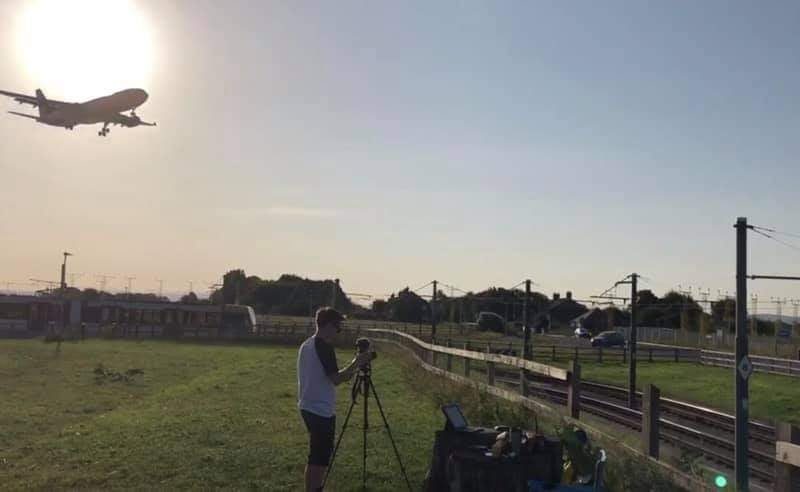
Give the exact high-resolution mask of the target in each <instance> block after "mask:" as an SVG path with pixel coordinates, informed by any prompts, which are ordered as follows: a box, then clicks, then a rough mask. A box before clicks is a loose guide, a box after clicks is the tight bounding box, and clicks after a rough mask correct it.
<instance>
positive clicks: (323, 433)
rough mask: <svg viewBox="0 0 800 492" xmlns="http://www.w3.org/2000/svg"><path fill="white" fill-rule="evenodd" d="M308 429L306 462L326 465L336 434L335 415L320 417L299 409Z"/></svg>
mask: <svg viewBox="0 0 800 492" xmlns="http://www.w3.org/2000/svg"><path fill="white" fill-rule="evenodd" d="M300 414H301V415H302V416H303V422H305V423H306V428H307V429H308V437H309V439H308V464H309V465H319V466H328V463H330V461H331V453H332V452H333V438H334V436H335V435H336V415H334V416H333V417H321V416H319V415H317V414H315V413H311V412H309V411H307V410H300Z"/></svg>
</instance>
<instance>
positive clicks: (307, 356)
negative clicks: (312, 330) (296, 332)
mask: <svg viewBox="0 0 800 492" xmlns="http://www.w3.org/2000/svg"><path fill="white" fill-rule="evenodd" d="M337 372H339V367H338V365H337V364H336V353H335V352H334V350H333V346H332V345H331V344H329V343H328V342H326V341H325V340H323V339H322V338H321V337H318V336H316V335H314V336H313V337H311V338H309V339H307V340H306V341H305V342H303V344H302V345H300V350H298V352H297V406H298V407H299V408H300V409H301V410H306V411H307V412H311V413H314V414H317V415H319V416H321V417H333V416H334V415H335V414H336V386H334V384H333V381H331V379H330V378H329V377H328V376H330V375H333V374H336V373H337Z"/></svg>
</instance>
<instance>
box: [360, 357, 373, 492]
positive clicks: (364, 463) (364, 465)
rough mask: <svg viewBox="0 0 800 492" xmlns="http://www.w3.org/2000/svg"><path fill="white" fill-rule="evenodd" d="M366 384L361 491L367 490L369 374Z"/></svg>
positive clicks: (364, 391) (364, 390) (367, 374)
mask: <svg viewBox="0 0 800 492" xmlns="http://www.w3.org/2000/svg"><path fill="white" fill-rule="evenodd" d="M363 383H364V389H363V393H364V429H363V434H364V449H363V454H362V455H361V490H364V491H366V490H367V429H369V417H368V416H367V415H368V414H367V407H368V403H367V402H368V401H369V387H370V386H371V385H370V377H369V373H366V375H365V376H364V377H363Z"/></svg>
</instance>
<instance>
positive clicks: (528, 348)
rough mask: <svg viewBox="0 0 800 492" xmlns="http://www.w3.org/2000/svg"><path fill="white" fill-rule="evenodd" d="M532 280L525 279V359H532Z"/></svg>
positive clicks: (523, 311)
mask: <svg viewBox="0 0 800 492" xmlns="http://www.w3.org/2000/svg"><path fill="white" fill-rule="evenodd" d="M530 319H531V281H530V279H528V280H525V300H524V303H523V305H522V330H523V335H524V343H523V345H522V357H523V358H524V359H532V358H533V357H532V355H533V354H532V353H531V326H530Z"/></svg>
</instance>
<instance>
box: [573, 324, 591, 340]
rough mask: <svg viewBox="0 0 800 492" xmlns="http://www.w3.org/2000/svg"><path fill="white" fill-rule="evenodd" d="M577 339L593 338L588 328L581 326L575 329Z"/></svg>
mask: <svg viewBox="0 0 800 492" xmlns="http://www.w3.org/2000/svg"><path fill="white" fill-rule="evenodd" d="M575 338H592V334H591V333H589V330H587V329H586V328H584V327H582V326H579V327H577V328H575Z"/></svg>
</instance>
